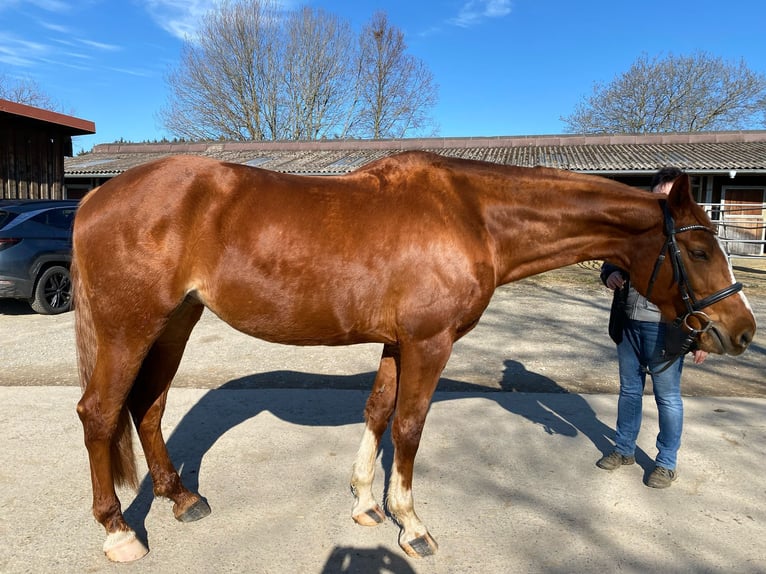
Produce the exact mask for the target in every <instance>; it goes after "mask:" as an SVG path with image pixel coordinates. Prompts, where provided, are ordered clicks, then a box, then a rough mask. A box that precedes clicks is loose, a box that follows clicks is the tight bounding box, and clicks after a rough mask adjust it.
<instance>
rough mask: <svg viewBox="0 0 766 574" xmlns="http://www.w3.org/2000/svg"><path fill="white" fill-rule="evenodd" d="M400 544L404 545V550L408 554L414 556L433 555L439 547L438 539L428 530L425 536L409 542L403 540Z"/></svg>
mask: <svg viewBox="0 0 766 574" xmlns="http://www.w3.org/2000/svg"><path fill="white" fill-rule="evenodd" d="M399 545H400V546H401V547H402V550H404V551H405V552H406V553H407V556H412V557H413V558H425V557H426V556H433V555H434V554H436V551H437V550H438V549H439V545H438V544H437V543H436V540H434V539H433V538H432V537H431V535H430V534H429V533H428V532H426V533H425V534H424V535H423V536H419V537H417V538H415V539H414V540H410V541H409V542H402V543H400V544H399Z"/></svg>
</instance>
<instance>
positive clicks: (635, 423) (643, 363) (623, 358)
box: [596, 167, 707, 488]
mask: <svg viewBox="0 0 766 574" xmlns="http://www.w3.org/2000/svg"><path fill="white" fill-rule="evenodd" d="M682 174H683V172H682V171H681V170H680V169H678V168H675V167H665V168H662V169H661V170H659V171H658V172H657V173H656V174H655V175H654V177H653V178H652V184H651V188H652V192H653V193H662V194H665V195H667V194H668V193H670V189H671V188H672V187H673V182H674V181H675V179H676V178H677V177H679V176H680V175H682ZM601 281H602V282H603V283H604V285H606V286H607V287H608V288H609V289H612V290H613V291H614V298H615V299H614V302H613V304H612V313H611V316H610V321H609V322H610V329H609V332H610V336H611V337H612V338H613V339H614V340H615V343H617V361H618V366H619V375H620V395H619V399H618V402H617V429H616V433H615V444H614V451H613V452H611V453H609V454H607V455H606V456H604V457H602V458H601V459H600V460H599V461H598V462H597V463H596V465H597V466H598V467H599V468H602V469H604V470H615V469H617V468H620V467H621V466H623V465H629V464H634V463H635V462H636V459H635V450H636V440H637V439H638V433H639V431H640V430H641V418H642V407H643V394H644V386H645V384H646V375H647V372H648V373H650V374H651V377H652V386H653V392H654V399H655V402H656V403H657V411H658V415H659V428H660V430H659V434H658V435H657V443H656V447H657V451H658V452H657V457H656V459H655V467H654V470H653V471H652V472H651V473H650V475H649V477H648V479H647V482H646V484H647V486H650V487H652V488H667V487H669V486H670V485H671V483H672V482H673V481H674V480H676V478H677V477H678V471H677V470H676V468H677V457H678V449H679V448H680V446H681V432H682V430H683V416H684V413H683V401H682V399H681V372H682V370H683V357H680V358H679V359H678V360H676V361H675V362H673V363H670V364H669V365H668V360H669V358H670V357H667V355H666V353H665V333H666V327H667V323H666V322H665V320H664V319H663V317H662V316H661V314H660V311H659V309H658V308H657V307H656V306H655V305H654V304H652V303H651V302H649V301H648V300H647V299H646V298H645V297H643V296H642V295H641V294H640V293H638V291H636V290H635V289H634V288H633V287H632V286H631V285H630V277H629V276H628V274H627V272H625V271H624V270H622V269H620V268H619V267H617V266H615V265H611V264H609V263H604V264H603V265H602V267H601ZM620 313H623V314H624V315H623V316H617V314H620ZM693 353H694V362H695V363H697V364H699V363H702V362H703V361H704V360H705V358H706V356H707V353H706V352H705V351H702V350H699V349H696V350H694V351H693Z"/></svg>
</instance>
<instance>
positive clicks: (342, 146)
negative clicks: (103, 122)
mask: <svg viewBox="0 0 766 574" xmlns="http://www.w3.org/2000/svg"><path fill="white" fill-rule="evenodd" d="M750 142H766V130H739V131H721V132H687V133H661V134H593V135H583V134H558V135H555V134H554V135H529V136H526V135H518V136H476V137H474V136H470V137H438V138H404V139H379V140H355V139H336V140H306V141H286V140H282V141H248V142H237V141H216V142H160V143H124V142H120V143H111V144H97V145H96V146H94V147H93V153H109V154H114V153H148V152H158V153H174V154H175V153H216V152H223V151H233V152H236V151H264V152H268V151H292V152H295V151H319V150H324V151H330V150H336V151H340V150H355V151H360V150H383V149H385V150H400V151H404V150H409V149H423V148H429V149H459V148H469V147H472V148H494V147H524V146H531V147H542V146H557V147H561V146H576V145H585V146H588V145H618V144H626V145H630V144H637V145H646V144H674V143H692V144H696V143H750Z"/></svg>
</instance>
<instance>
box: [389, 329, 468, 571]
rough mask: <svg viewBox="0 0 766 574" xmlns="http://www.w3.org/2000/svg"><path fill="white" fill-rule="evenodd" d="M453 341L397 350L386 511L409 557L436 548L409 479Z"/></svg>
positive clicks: (436, 340)
mask: <svg viewBox="0 0 766 574" xmlns="http://www.w3.org/2000/svg"><path fill="white" fill-rule="evenodd" d="M452 343H453V339H452V338H451V337H450V336H449V335H448V334H442V335H441V336H439V337H435V338H432V339H429V340H428V341H422V342H418V343H410V344H407V345H404V344H403V345H402V347H401V353H402V356H401V373H400V376H399V391H398V394H397V399H396V414H395V415H394V420H393V424H392V427H391V438H392V440H393V443H394V465H393V469H392V471H391V480H390V482H389V486H388V499H387V501H386V502H387V507H388V511H389V512H390V513H391V515H392V516H393V518H394V520H396V522H397V523H398V524H399V526H400V527H401V532H400V533H399V546H401V547H402V549H403V550H404V551H405V552H406V553H407V554H408V555H410V556H414V557H419V556H430V555H431V554H434V553H435V552H436V550H437V549H438V545H437V544H436V541H435V540H434V539H433V537H432V536H431V535H430V534H429V532H428V529H427V528H426V526H425V524H423V522H422V521H421V520H420V519H419V518H418V516H417V514H416V513H415V501H414V497H413V496H412V478H413V468H414V463H415V455H416V454H417V451H418V446H419V445H420V436H421V434H422V432H423V426H424V424H425V421H426V415H427V414H428V408H429V406H430V404H431V398H432V397H433V393H434V390H435V389H436V385H437V383H438V381H439V376H440V375H441V372H442V370H443V369H444V366H445V365H446V364H447V359H448V358H449V355H450V353H451V352H452Z"/></svg>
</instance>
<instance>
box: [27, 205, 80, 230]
mask: <svg viewBox="0 0 766 574" xmlns="http://www.w3.org/2000/svg"><path fill="white" fill-rule="evenodd" d="M75 211H76V210H75V209H74V208H71V207H67V208H59V209H48V210H46V211H43V212H42V213H38V214H37V215H35V216H34V217H33V218H32V221H35V222H37V223H42V224H44V225H50V226H51V227H58V228H59V229H71V227H72V222H73V221H74V214H75Z"/></svg>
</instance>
